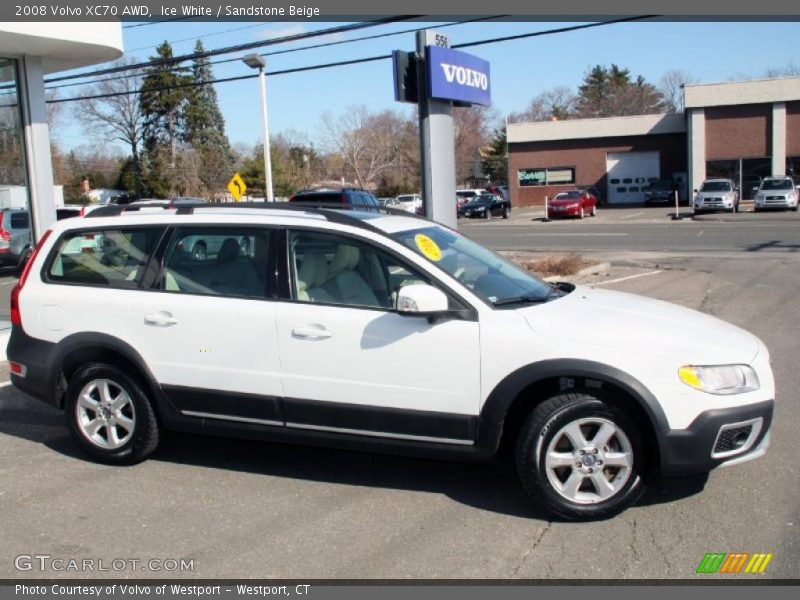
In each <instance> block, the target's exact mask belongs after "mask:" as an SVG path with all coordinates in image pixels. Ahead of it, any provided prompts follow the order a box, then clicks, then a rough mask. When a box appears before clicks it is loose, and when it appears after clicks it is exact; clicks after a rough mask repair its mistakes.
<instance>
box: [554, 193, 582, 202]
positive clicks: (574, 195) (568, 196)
mask: <svg viewBox="0 0 800 600" xmlns="http://www.w3.org/2000/svg"><path fill="white" fill-rule="evenodd" d="M580 199H581V193H580V192H561V193H560V194H556V197H555V198H553V200H580Z"/></svg>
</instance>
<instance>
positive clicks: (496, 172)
mask: <svg viewBox="0 0 800 600" xmlns="http://www.w3.org/2000/svg"><path fill="white" fill-rule="evenodd" d="M481 166H482V167H483V172H484V173H486V174H487V175H488V176H489V180H490V181H491V182H492V183H505V182H507V181H508V142H507V139H506V128H505V127H503V128H502V129H495V132H494V136H493V137H492V140H491V141H490V142H489V150H488V151H484V152H483V156H482V160H481Z"/></svg>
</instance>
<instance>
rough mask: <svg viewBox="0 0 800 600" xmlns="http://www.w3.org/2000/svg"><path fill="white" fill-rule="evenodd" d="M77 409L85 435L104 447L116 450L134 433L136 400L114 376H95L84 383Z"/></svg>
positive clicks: (78, 419)
mask: <svg viewBox="0 0 800 600" xmlns="http://www.w3.org/2000/svg"><path fill="white" fill-rule="evenodd" d="M75 412H76V416H77V423H78V429H79V430H80V432H81V434H82V435H83V437H85V438H86V439H87V440H88V441H89V442H90V443H92V444H93V445H95V446H97V447H98V448H102V449H103V450H116V449H117V448H120V447H121V446H123V445H125V444H126V443H127V442H128V441H129V440H130V439H131V436H132V435H133V431H134V427H135V425H136V412H135V409H134V406H133V401H132V400H131V397H130V394H128V392H127V391H125V389H124V388H123V387H122V386H120V385H119V384H118V383H115V382H114V381H112V380H110V379H93V380H92V381H90V382H89V383H87V384H86V385H85V386H83V389H82V390H81V393H80V394H79V395H78V402H77V403H76V405H75Z"/></svg>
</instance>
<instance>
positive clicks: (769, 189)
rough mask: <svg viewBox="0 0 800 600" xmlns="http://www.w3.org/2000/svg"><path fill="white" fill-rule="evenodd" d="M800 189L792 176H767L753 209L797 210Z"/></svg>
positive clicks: (759, 189) (757, 194)
mask: <svg viewBox="0 0 800 600" xmlns="http://www.w3.org/2000/svg"><path fill="white" fill-rule="evenodd" d="M798 196H800V190H798V189H797V188H796V187H795V185H794V180H793V179H792V178H791V177H765V178H764V179H762V180H761V185H760V186H759V188H758V191H757V192H756V197H755V202H754V204H753V210H755V211H761V210H765V209H768V208H783V209H787V208H788V209H790V210H794V211H796V210H797V205H798Z"/></svg>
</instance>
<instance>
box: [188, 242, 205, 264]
mask: <svg viewBox="0 0 800 600" xmlns="http://www.w3.org/2000/svg"><path fill="white" fill-rule="evenodd" d="M192 258H193V259H194V260H206V259H207V258H208V251H207V250H206V245H205V244H204V243H203V242H197V243H196V244H195V245H194V247H193V248H192Z"/></svg>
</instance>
